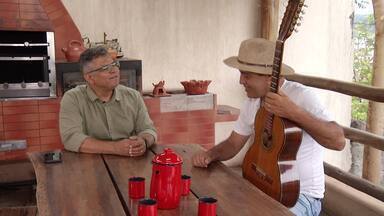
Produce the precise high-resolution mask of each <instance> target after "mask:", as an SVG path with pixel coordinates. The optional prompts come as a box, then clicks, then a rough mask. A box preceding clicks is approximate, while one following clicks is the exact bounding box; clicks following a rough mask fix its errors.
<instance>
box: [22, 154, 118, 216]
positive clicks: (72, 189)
mask: <svg viewBox="0 0 384 216" xmlns="http://www.w3.org/2000/svg"><path fill="white" fill-rule="evenodd" d="M29 158H30V159H31V161H32V164H33V167H34V169H35V173H36V181H37V188H36V201H37V209H38V212H39V215H40V216H44V215H125V213H124V209H123V207H122V205H121V202H120V200H119V197H118V195H117V194H116V192H115V188H114V185H113V183H112V181H111V178H110V177H109V174H108V171H107V169H106V168H105V165H104V163H103V160H102V157H101V156H100V155H94V154H77V153H71V152H63V161H62V163H53V164H45V163H44V162H43V157H42V153H37V152H36V153H31V154H29Z"/></svg>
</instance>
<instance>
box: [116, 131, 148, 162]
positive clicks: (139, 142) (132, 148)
mask: <svg viewBox="0 0 384 216" xmlns="http://www.w3.org/2000/svg"><path fill="white" fill-rule="evenodd" d="M115 150H116V154H119V155H124V156H131V157H137V156H141V155H143V154H144V153H145V151H146V150H147V148H146V145H145V141H144V139H143V138H141V137H139V136H132V137H130V138H129V139H123V140H120V141H117V142H116V143H115Z"/></svg>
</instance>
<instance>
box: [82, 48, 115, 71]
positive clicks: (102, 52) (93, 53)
mask: <svg viewBox="0 0 384 216" xmlns="http://www.w3.org/2000/svg"><path fill="white" fill-rule="evenodd" d="M107 55H108V50H107V49H106V48H105V47H104V46H97V47H92V48H89V49H86V50H85V51H84V52H83V53H81V55H80V60H79V63H80V70H81V71H83V72H84V68H85V67H87V66H88V64H89V63H90V62H91V61H92V60H93V59H96V58H99V57H102V56H107Z"/></svg>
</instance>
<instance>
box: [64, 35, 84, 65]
mask: <svg viewBox="0 0 384 216" xmlns="http://www.w3.org/2000/svg"><path fill="white" fill-rule="evenodd" d="M84 50H85V47H84V45H83V43H82V42H80V41H78V40H71V41H69V42H68V46H67V48H61V51H63V53H64V54H65V58H66V59H67V61H68V62H78V61H79V59H80V55H81V53H82V52H84Z"/></svg>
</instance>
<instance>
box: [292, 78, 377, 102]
mask: <svg viewBox="0 0 384 216" xmlns="http://www.w3.org/2000/svg"><path fill="white" fill-rule="evenodd" d="M285 78H286V79H287V80H291V81H295V82H299V83H301V84H303V85H306V86H311V87H315V88H320V89H325V90H330V91H335V92H339V93H342V94H347V95H351V96H356V97H360V98H364V99H368V100H372V101H377V102H384V88H378V87H373V86H367V85H361V84H356V83H352V82H345V81H338V80H333V79H327V78H321V77H314V76H306V75H301V74H294V75H288V76H286V77H285Z"/></svg>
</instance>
